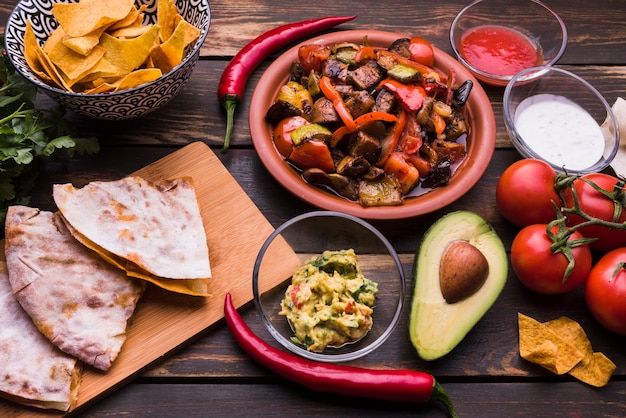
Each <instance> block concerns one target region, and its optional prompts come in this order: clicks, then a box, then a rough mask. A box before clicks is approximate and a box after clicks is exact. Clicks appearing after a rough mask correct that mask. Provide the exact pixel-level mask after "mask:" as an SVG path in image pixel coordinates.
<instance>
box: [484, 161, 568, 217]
mask: <svg viewBox="0 0 626 418" xmlns="http://www.w3.org/2000/svg"><path fill="white" fill-rule="evenodd" d="M555 178H556V173H555V172H554V169H553V168H552V167H551V166H550V165H549V164H548V163H546V162H544V161H541V160H534V159H524V160H519V161H516V162H515V163H513V164H511V165H510V166H509V167H507V169H506V170H504V172H503V173H502V175H501V176H500V179H499V180H498V184H497V185H496V205H497V206H498V210H499V211H500V214H502V216H503V217H504V218H505V219H506V220H508V221H509V222H511V223H512V224H514V225H516V226H519V227H525V226H528V225H533V224H540V223H545V224H547V223H549V222H551V221H552V220H554V219H555V218H556V210H555V208H554V206H553V205H552V202H554V203H556V204H557V206H560V201H561V200H560V198H559V195H558V193H557V192H556V190H555V189H554V180H555Z"/></svg>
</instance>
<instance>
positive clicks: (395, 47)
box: [387, 38, 411, 59]
mask: <svg viewBox="0 0 626 418" xmlns="http://www.w3.org/2000/svg"><path fill="white" fill-rule="evenodd" d="M410 47H411V39H409V38H400V39H396V40H395V41H393V43H392V44H391V45H390V46H389V48H387V50H388V51H389V52H393V53H394V54H397V55H400V56H401V57H404V58H406V59H410V58H411V50H410Z"/></svg>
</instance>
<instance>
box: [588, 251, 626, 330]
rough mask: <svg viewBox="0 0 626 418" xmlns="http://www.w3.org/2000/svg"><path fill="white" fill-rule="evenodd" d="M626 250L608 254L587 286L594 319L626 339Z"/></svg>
mask: <svg viewBox="0 0 626 418" xmlns="http://www.w3.org/2000/svg"><path fill="white" fill-rule="evenodd" d="M624 263H626V248H624V247H622V248H618V249H615V250H613V251H610V252H608V253H606V254H605V255H604V256H602V258H601V259H600V260H598V262H597V263H596V264H595V266H593V268H592V269H591V272H590V273H589V277H588V278H587V282H586V283H585V300H586V302H587V306H588V307H589V310H590V311H591V313H592V314H593V316H594V318H596V320H597V321H598V322H599V323H600V324H601V325H602V326H603V327H604V328H606V329H608V330H609V331H611V332H615V333H617V334H621V335H626V270H624Z"/></svg>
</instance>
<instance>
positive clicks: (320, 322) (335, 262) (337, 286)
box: [279, 249, 378, 352]
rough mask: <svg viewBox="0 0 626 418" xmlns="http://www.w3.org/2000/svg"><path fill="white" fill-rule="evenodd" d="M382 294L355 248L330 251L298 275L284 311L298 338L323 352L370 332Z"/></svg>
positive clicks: (315, 258)
mask: <svg viewBox="0 0 626 418" xmlns="http://www.w3.org/2000/svg"><path fill="white" fill-rule="evenodd" d="M377 292H378V285H377V283H375V282H373V281H371V280H369V279H367V278H365V277H364V276H363V273H361V269H360V268H359V266H358V264H357V256H356V254H355V253H354V250H353V249H348V250H341V251H324V252H323V253H322V254H321V255H320V256H316V257H313V258H311V259H310V260H309V261H308V262H307V263H306V264H305V265H304V266H302V267H301V268H300V269H299V270H298V271H296V272H295V273H294V275H293V276H292V280H291V285H290V286H289V287H288V288H287V290H286V291H285V298H284V299H283V301H282V302H281V308H282V309H281V311H280V312H279V314H280V315H284V316H286V317H287V319H288V320H289V323H290V325H291V327H292V329H293V330H294V334H295V335H294V336H293V337H292V341H293V342H295V343H296V344H302V345H304V346H306V347H307V349H308V350H309V351H316V352H318V351H323V350H324V349H325V348H326V347H340V346H342V345H344V344H347V343H351V342H355V341H357V340H359V339H361V338H362V337H363V336H365V334H367V332H368V331H369V330H370V329H371V328H372V313H373V307H374V301H375V298H376V293H377Z"/></svg>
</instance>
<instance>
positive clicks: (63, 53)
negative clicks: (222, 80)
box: [24, 0, 200, 93]
mask: <svg viewBox="0 0 626 418" xmlns="http://www.w3.org/2000/svg"><path fill="white" fill-rule="evenodd" d="M146 9H147V6H146V5H141V6H140V7H139V8H137V7H135V5H134V1H133V0H118V1H115V2H107V1H102V0H80V1H79V2H78V3H55V4H53V15H54V17H55V18H56V19H57V20H58V22H59V27H58V28H57V29H55V30H54V31H53V32H52V33H51V34H50V36H49V37H48V39H47V40H46V41H45V42H44V43H43V46H42V47H41V46H40V45H39V41H38V40H37V38H36V36H35V34H34V32H33V31H32V27H30V31H29V32H28V33H27V36H25V39H24V55H25V57H26V61H27V62H28V64H29V66H30V67H31V69H32V70H33V72H35V73H36V74H37V75H38V76H39V77H40V78H41V79H42V80H43V81H44V82H46V83H47V84H50V85H53V86H56V87H59V88H61V89H64V90H67V91H72V92H77V93H104V92H112V91H120V90H123V89H128V88H132V87H136V83H138V82H142V80H143V83H147V82H150V81H153V80H154V76H155V75H156V74H157V71H139V72H138V73H137V74H134V75H132V76H130V77H128V76H129V75H130V74H131V73H133V72H135V71H138V70H145V69H150V70H156V69H158V70H159V71H160V72H161V75H163V74H165V73H167V72H169V71H171V70H172V69H173V68H174V67H175V66H177V65H178V64H180V62H181V61H182V60H183V58H184V55H185V51H186V50H187V46H189V45H190V44H191V43H192V42H194V41H195V40H196V39H198V37H199V36H200V29H198V28H196V27H195V26H193V25H191V24H190V23H188V22H186V21H185V20H184V19H183V17H182V16H181V15H180V14H179V13H178V10H177V9H176V3H175V2H174V1H173V0H161V1H160V2H159V3H158V4H157V24H144V20H145V19H144V12H145V10H146ZM161 22H163V24H164V25H165V29H164V28H163V27H162V26H161V24H160V23H161ZM28 24H29V25H30V22H28ZM26 38H28V39H26ZM162 45H165V46H164V47H163V48H162Z"/></svg>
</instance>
